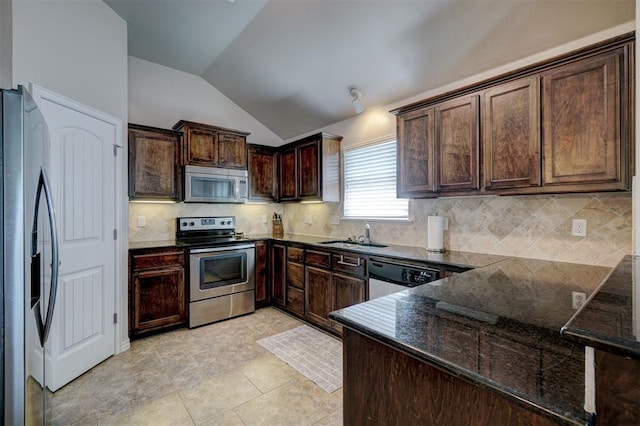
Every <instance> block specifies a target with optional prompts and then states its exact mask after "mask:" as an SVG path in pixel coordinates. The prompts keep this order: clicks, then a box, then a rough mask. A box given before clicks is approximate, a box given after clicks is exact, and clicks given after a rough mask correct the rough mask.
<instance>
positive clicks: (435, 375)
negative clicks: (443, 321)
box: [343, 329, 555, 425]
mask: <svg viewBox="0 0 640 426" xmlns="http://www.w3.org/2000/svg"><path fill="white" fill-rule="evenodd" d="M343 345H344V347H345V351H344V354H345V355H344V389H343V391H344V424H345V425H553V424H555V423H554V422H553V421H551V420H550V419H548V418H546V417H542V416H541V415H538V414H536V413H534V412H532V411H528V410H527V409H525V408H524V407H522V406H521V405H519V404H517V403H515V402H513V401H512V400H508V399H506V398H504V397H502V396H500V395H499V394H498V393H497V392H492V391H491V390H488V389H485V388H483V387H479V386H476V385H473V384H471V383H469V382H467V381H464V380H462V379H460V378H458V377H455V376H453V375H450V374H448V373H446V372H444V371H443V370H442V369H440V368H436V367H434V366H432V365H430V364H428V363H426V362H423V361H420V360H418V359H416V358H414V357H412V356H409V355H407V354H405V353H402V352H399V351H397V350H395V349H393V348H391V347H389V346H387V345H385V344H382V343H380V342H377V341H374V340H372V339H369V338H368V337H365V336H363V335H362V334H359V333H357V332H355V331H353V330H351V329H345V331H344V335H343ZM408 407H410V409H408Z"/></svg>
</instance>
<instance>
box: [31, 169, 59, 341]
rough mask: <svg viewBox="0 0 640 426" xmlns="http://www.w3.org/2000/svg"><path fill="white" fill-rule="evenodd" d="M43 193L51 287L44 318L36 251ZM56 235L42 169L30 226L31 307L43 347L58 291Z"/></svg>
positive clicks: (47, 183)
mask: <svg viewBox="0 0 640 426" xmlns="http://www.w3.org/2000/svg"><path fill="white" fill-rule="evenodd" d="M43 191H44V196H45V199H46V201H47V213H48V217H49V229H50V230H51V287H50V289H51V290H50V291H49V303H48V306H47V310H46V318H45V319H43V318H42V312H41V309H40V302H41V301H42V300H41V297H42V296H41V292H40V288H41V285H40V253H38V252H37V250H38V211H39V209H40V196H41V195H42V192H43ZM58 265H59V257H58V233H57V229H56V219H55V212H54V208H53V198H52V196H51V186H50V185H49V179H48V178H47V174H46V172H45V171H44V169H40V177H39V179H38V188H37V190H36V202H35V206H34V213H33V224H32V226H31V289H32V292H33V291H34V290H35V288H36V287H37V290H35V294H36V296H35V298H34V296H33V293H32V298H31V305H32V307H34V309H33V314H34V315H35V319H36V326H37V329H38V337H39V338H40V344H41V345H42V346H43V347H44V344H45V342H46V341H47V338H48V337H49V332H50V331H51V324H52V322H53V309H54V307H55V303H56V294H57V291H58Z"/></svg>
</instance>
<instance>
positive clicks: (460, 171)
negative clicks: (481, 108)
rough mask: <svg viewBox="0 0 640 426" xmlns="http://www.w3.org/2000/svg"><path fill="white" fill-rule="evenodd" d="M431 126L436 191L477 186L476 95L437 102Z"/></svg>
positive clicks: (478, 141)
mask: <svg viewBox="0 0 640 426" xmlns="http://www.w3.org/2000/svg"><path fill="white" fill-rule="evenodd" d="M435 127H436V129H435V135H436V136H435V152H436V154H435V156H436V158H437V159H438V165H437V167H436V188H437V190H438V191H460V190H476V189H480V186H479V181H480V177H479V169H478V161H479V157H478V155H479V154H478V152H479V145H480V128H479V121H478V95H472V96H465V97H462V98H458V99H453V100H450V101H447V102H443V103H441V104H439V105H437V106H436V108H435Z"/></svg>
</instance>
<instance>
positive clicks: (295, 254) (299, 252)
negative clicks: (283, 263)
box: [287, 246, 304, 263]
mask: <svg viewBox="0 0 640 426" xmlns="http://www.w3.org/2000/svg"><path fill="white" fill-rule="evenodd" d="M287 260H290V261H292V262H296V263H303V262H304V249H303V248H301V247H292V246H289V247H287Z"/></svg>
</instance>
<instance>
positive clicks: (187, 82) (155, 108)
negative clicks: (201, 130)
mask: <svg viewBox="0 0 640 426" xmlns="http://www.w3.org/2000/svg"><path fill="white" fill-rule="evenodd" d="M178 120H188V121H194V122H197V123H205V124H212V125H215V126H221V127H227V128H231V129H237V130H242V131H247V132H251V135H249V137H248V138H247V141H248V142H249V143H257V144H261V145H270V146H278V145H281V144H282V142H283V141H282V139H281V138H280V137H278V136H277V135H276V134H275V133H273V132H272V131H270V130H269V129H267V128H266V127H265V126H264V125H262V123H260V122H259V121H258V120H256V119H255V118H253V117H252V116H250V115H249V114H248V113H246V112H245V111H244V110H243V109H241V108H240V107H239V106H238V105H236V104H235V103H233V101H231V99H229V98H227V97H226V96H225V95H224V94H223V93H222V92H220V91H219V90H218V89H216V88H215V87H213V86H212V85H210V84H209V83H208V82H207V81H205V80H204V79H203V78H201V77H198V76H196V75H193V74H189V73H185V72H182V71H177V70H175V69H172V68H168V67H165V66H162V65H158V64H155V63H153V62H148V61H145V60H142V59H139V58H135V57H132V56H130V57H129V121H130V122H131V123H136V124H144V125H147V126H154V127H161V128H165V129H170V128H171V127H172V126H173V125H174V124H175V123H176V122H178Z"/></svg>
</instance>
